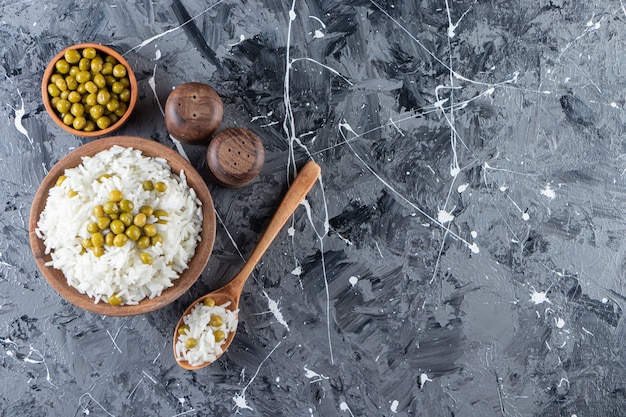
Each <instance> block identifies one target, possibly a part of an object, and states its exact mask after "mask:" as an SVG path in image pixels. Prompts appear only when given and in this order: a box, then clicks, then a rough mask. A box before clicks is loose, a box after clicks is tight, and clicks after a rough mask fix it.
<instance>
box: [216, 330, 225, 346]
mask: <svg viewBox="0 0 626 417" xmlns="http://www.w3.org/2000/svg"><path fill="white" fill-rule="evenodd" d="M213 337H215V341H216V342H217V343H219V342H221V341H222V340H224V339H226V333H224V330H221V329H218V330H216V331H214V332H213Z"/></svg>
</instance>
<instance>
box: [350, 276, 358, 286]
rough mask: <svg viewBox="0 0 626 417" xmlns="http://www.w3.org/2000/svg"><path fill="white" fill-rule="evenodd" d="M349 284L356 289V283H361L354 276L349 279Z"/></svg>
mask: <svg viewBox="0 0 626 417" xmlns="http://www.w3.org/2000/svg"><path fill="white" fill-rule="evenodd" d="M348 282H349V283H350V285H352V286H353V287H354V286H355V285H356V283H357V282H359V279H358V278H357V277H355V276H354V275H353V276H351V277H350V278H348Z"/></svg>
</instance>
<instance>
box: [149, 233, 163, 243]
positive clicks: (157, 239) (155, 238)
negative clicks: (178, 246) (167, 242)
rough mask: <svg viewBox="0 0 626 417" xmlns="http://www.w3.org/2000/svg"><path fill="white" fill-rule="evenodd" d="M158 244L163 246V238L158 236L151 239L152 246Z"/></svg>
mask: <svg viewBox="0 0 626 417" xmlns="http://www.w3.org/2000/svg"><path fill="white" fill-rule="evenodd" d="M158 243H160V244H163V236H161V235H159V234H156V235H154V236H152V237H150V244H151V245H152V246H156V245H157V244H158Z"/></svg>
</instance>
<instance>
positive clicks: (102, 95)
mask: <svg viewBox="0 0 626 417" xmlns="http://www.w3.org/2000/svg"><path fill="white" fill-rule="evenodd" d="M96 100H98V104H102V105H105V104H107V103H108V102H109V101H111V93H109V92H108V91H107V90H105V89H100V90H98V94H97V95H96Z"/></svg>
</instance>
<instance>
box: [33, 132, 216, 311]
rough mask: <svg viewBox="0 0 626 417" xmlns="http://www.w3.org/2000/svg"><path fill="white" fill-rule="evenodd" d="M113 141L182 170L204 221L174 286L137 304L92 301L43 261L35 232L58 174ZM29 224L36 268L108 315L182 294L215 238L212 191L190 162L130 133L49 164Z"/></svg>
mask: <svg viewBox="0 0 626 417" xmlns="http://www.w3.org/2000/svg"><path fill="white" fill-rule="evenodd" d="M113 145H120V146H124V147H130V148H133V149H138V150H141V152H142V153H143V155H144V156H153V157H161V158H165V159H166V160H167V162H168V163H169V165H170V167H171V169H172V172H173V173H175V174H176V175H180V171H181V169H182V170H184V172H185V176H186V178H187V183H188V184H189V186H190V187H192V188H193V189H194V190H195V192H196V194H197V196H198V198H199V199H200V201H202V215H203V221H202V232H201V233H200V237H201V239H202V240H201V241H200V242H198V245H197V246H196V252H195V254H194V256H193V258H192V259H191V261H190V262H189V268H188V269H186V270H185V271H183V273H182V274H181V275H180V276H179V278H178V279H176V280H174V281H173V284H174V286H173V287H170V288H167V289H165V290H163V292H162V294H161V296H159V297H155V298H153V299H148V298H145V299H143V300H142V301H141V302H139V304H137V305H126V306H114V305H110V304H107V303H105V302H99V303H97V304H95V303H94V299H93V298H91V297H89V296H88V295H86V294H81V293H80V292H78V290H76V289H75V288H74V287H71V286H69V285H68V283H67V280H66V278H65V275H63V272H61V271H60V270H58V269H55V268H53V267H51V266H46V265H45V264H46V262H48V261H50V260H51V257H50V255H46V254H45V245H44V242H43V240H42V239H40V238H39V237H38V236H37V234H36V233H35V229H36V228H37V222H38V221H39V216H40V214H41V212H42V211H43V210H44V208H45V206H46V200H47V198H48V191H49V190H50V188H51V187H53V186H54V185H55V183H56V180H57V178H58V177H59V176H60V175H62V174H63V173H64V171H65V169H67V168H73V167H76V166H78V165H80V164H81V163H82V157H83V156H93V155H95V154H97V153H98V152H100V151H103V150H105V149H109V148H110V147H112V146H113ZM28 225H29V239H30V247H31V250H32V252H33V255H34V257H35V261H36V263H37V266H38V268H39V270H40V271H41V272H42V273H43V276H44V277H45V278H46V280H47V281H48V283H49V284H50V285H51V286H52V288H54V289H55V290H56V291H57V292H58V293H59V294H60V295H61V296H62V297H63V298H65V299H66V300H67V301H69V302H71V303H72V304H74V305H76V306H77V307H80V308H83V309H85V310H88V311H91V312H93V313H97V314H104V315H108V316H132V315H137V314H144V313H148V312H151V311H154V310H157V309H160V308H162V307H165V306H166V305H168V304H170V303H172V302H173V301H174V300H176V299H177V298H179V297H180V296H181V295H183V294H184V293H185V292H186V291H187V290H188V289H189V288H190V287H191V286H192V285H193V284H194V283H195V282H196V280H197V279H198V278H199V277H200V275H201V274H202V271H203V270H204V268H205V267H206V264H207V262H208V261H209V256H210V255H211V251H212V250H213V243H214V242H215V211H214V207H213V200H212V198H211V194H210V192H209V189H208V188H207V185H206V183H205V182H204V179H203V178H202V177H201V176H200V174H199V173H198V172H197V171H196V170H195V168H194V167H193V166H192V165H191V164H189V162H187V161H186V160H185V159H184V158H182V157H181V156H180V155H179V154H178V153H177V152H175V151H173V150H172V149H170V148H168V147H167V146H165V145H162V144H160V143H158V142H155V141H153V140H148V139H142V138H136V137H131V136H116V137H110V138H104V139H99V140H95V141H92V142H89V143H87V144H86V145H83V146H80V147H79V148H77V149H75V150H74V151H72V152H71V153H69V154H68V155H67V156H65V157H64V158H62V159H61V160H60V161H59V162H58V163H57V164H56V165H54V166H53V167H52V169H51V170H50V172H49V173H48V175H46V177H45V178H44V180H43V182H42V183H41V185H40V187H39V189H38V190H37V192H36V194H35V198H34V199H33V204H32V207H31V210H30V218H29V222H28Z"/></svg>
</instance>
